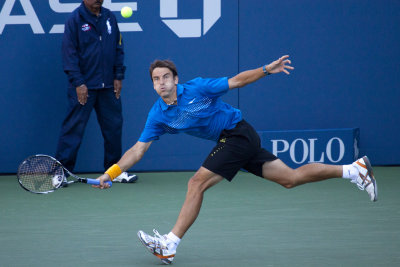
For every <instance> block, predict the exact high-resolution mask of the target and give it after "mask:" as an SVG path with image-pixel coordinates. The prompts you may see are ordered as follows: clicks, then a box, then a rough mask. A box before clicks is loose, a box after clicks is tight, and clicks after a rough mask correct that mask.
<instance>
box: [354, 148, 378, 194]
mask: <svg viewBox="0 0 400 267" xmlns="http://www.w3.org/2000/svg"><path fill="white" fill-rule="evenodd" d="M351 165H352V166H353V167H355V168H357V170H358V175H357V177H356V178H354V179H353V181H352V182H353V183H355V184H357V186H358V188H359V189H360V190H365V191H367V193H368V195H369V197H370V198H371V201H377V200H378V185H377V183H376V180H375V177H374V174H373V172H372V166H371V163H370V162H369V159H368V157H367V156H364V157H362V158H360V159H358V160H357V161H355V162H353V164H351Z"/></svg>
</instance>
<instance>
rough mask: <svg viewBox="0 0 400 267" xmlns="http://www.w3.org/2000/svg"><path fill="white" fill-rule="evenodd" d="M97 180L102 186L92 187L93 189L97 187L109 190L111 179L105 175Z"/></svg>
mask: <svg viewBox="0 0 400 267" xmlns="http://www.w3.org/2000/svg"><path fill="white" fill-rule="evenodd" d="M97 180H99V181H100V185H92V187H96V188H100V189H104V188H109V187H110V186H109V185H108V184H107V183H106V182H107V181H111V177H110V176H109V175H108V174H107V173H105V174H103V175H102V176H100V177H99V178H97Z"/></svg>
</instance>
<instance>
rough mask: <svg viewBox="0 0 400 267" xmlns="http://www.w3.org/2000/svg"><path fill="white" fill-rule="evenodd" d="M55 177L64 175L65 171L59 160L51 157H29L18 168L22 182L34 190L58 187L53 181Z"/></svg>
mask: <svg viewBox="0 0 400 267" xmlns="http://www.w3.org/2000/svg"><path fill="white" fill-rule="evenodd" d="M55 177H64V171H63V169H62V167H61V166H60V164H59V163H57V161H55V160H53V159H51V158H49V157H41V156H34V157H31V158H28V159H26V160H25V161H24V162H23V163H22V164H21V165H20V167H19V169H18V180H19V182H20V184H21V185H22V186H23V187H24V188H25V189H27V190H29V191H32V192H42V193H45V192H50V191H53V190H54V189H55V188H56V187H57V186H56V185H55V184H54V181H53V179H54V178H55ZM61 179H62V178H61Z"/></svg>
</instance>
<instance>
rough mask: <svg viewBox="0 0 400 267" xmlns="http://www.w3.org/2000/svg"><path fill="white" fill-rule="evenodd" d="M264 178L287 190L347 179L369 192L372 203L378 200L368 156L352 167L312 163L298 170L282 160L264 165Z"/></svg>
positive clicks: (351, 165)
mask: <svg viewBox="0 0 400 267" xmlns="http://www.w3.org/2000/svg"><path fill="white" fill-rule="evenodd" d="M262 176H263V177H264V178H265V179H268V180H271V181H273V182H276V183H278V184H280V185H282V186H284V187H286V188H292V187H295V186H298V185H301V184H305V183H311V182H318V181H323V180H326V179H330V178H346V179H350V180H351V182H352V183H355V184H357V186H358V188H359V189H360V190H365V191H367V193H368V195H369V196H370V199H371V201H377V199H378V188H377V183H376V180H375V177H374V174H373V172H372V167H371V164H370V162H369V160H368V158H367V157H366V156H365V157H363V158H360V159H358V160H357V161H355V162H354V163H353V164H350V165H328V164H320V163H311V164H306V165H303V166H301V167H299V168H297V169H292V168H290V167H288V166H287V165H286V164H285V163H283V162H282V161H281V160H279V159H276V160H273V161H267V162H265V163H264V164H263V166H262Z"/></svg>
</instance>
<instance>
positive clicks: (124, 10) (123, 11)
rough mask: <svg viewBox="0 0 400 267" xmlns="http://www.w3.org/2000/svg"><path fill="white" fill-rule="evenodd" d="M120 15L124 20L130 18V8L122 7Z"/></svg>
mask: <svg viewBox="0 0 400 267" xmlns="http://www.w3.org/2000/svg"><path fill="white" fill-rule="evenodd" d="M121 15H122V16H123V17H124V18H129V17H130V16H132V8H130V7H129V6H124V7H123V8H122V9H121Z"/></svg>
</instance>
